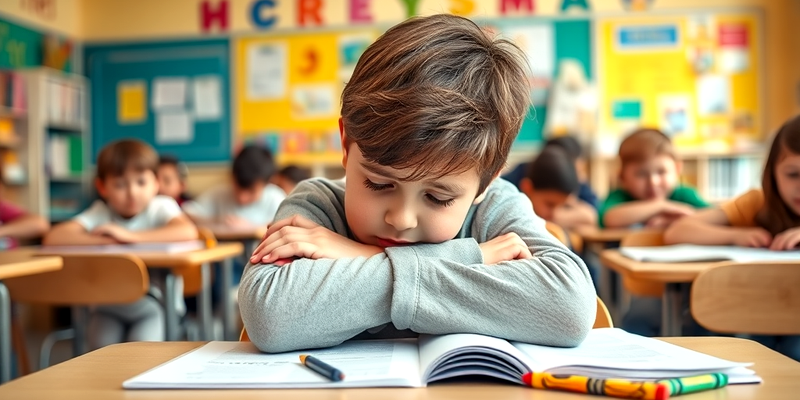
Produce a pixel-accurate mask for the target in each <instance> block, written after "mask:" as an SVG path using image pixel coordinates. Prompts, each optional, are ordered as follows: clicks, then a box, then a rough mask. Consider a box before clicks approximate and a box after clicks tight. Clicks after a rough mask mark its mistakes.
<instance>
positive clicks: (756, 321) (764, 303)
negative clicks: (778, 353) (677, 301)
mask: <svg viewBox="0 0 800 400" xmlns="http://www.w3.org/2000/svg"><path fill="white" fill-rule="evenodd" d="M691 310H692V315H693V316H694V319H695V320H697V322H698V323H699V324H700V325H702V326H703V327H705V328H706V329H709V330H711V331H714V332H720V333H751V334H763V335H798V334H800V262H789V263H764V262H761V263H729V264H724V265H721V266H719V267H716V268H711V269H708V270H706V271H703V272H701V273H700V275H698V276H697V278H696V279H695V280H694V284H693V285H692V297H691Z"/></svg>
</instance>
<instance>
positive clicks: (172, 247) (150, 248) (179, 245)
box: [38, 240, 206, 254]
mask: <svg viewBox="0 0 800 400" xmlns="http://www.w3.org/2000/svg"><path fill="white" fill-rule="evenodd" d="M205 247H206V246H205V244H204V243H203V242H202V241H200V240H187V241H182V242H163V243H161V242H153V243H129V244H103V245H96V246H42V247H41V248H39V251H38V253H39V254H85V253H98V254H126V253H132V254H136V253H169V254H172V253H185V252H187V251H194V250H199V249H204V248H205Z"/></svg>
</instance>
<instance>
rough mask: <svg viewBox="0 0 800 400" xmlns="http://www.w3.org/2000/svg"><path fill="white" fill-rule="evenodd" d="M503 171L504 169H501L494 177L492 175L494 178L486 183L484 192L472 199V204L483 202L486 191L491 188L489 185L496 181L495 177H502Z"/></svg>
mask: <svg viewBox="0 0 800 400" xmlns="http://www.w3.org/2000/svg"><path fill="white" fill-rule="evenodd" d="M501 172H503V171H502V170H500V171H497V173H496V174H494V177H492V180H490V181H489V184H488V185H486V189H483V193H481V194H480V195H479V196H478V197H476V198H475V200H473V201H472V204H478V203H480V202H482V201H483V199H484V198H486V191H487V190H489V186H491V185H492V182H494V180H495V179H497V178H499V177H500V173H501Z"/></svg>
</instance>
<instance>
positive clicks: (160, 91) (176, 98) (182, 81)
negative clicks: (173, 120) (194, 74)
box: [152, 77, 189, 111]
mask: <svg viewBox="0 0 800 400" xmlns="http://www.w3.org/2000/svg"><path fill="white" fill-rule="evenodd" d="M188 81H189V80H188V79H187V78H185V77H169V78H167V77H162V78H155V79H153V90H152V93H153V98H152V105H153V109H154V110H156V111H161V110H169V109H183V108H184V106H185V105H186V94H187V93H186V87H187V86H188Z"/></svg>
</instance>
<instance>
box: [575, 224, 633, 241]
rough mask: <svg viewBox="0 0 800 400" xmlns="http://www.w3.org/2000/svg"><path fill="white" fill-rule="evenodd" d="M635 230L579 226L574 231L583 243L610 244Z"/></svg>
mask: <svg viewBox="0 0 800 400" xmlns="http://www.w3.org/2000/svg"><path fill="white" fill-rule="evenodd" d="M632 232H637V231H636V230H631V229H625V228H619V229H602V228H599V227H596V226H581V227H578V228H577V229H576V230H575V233H577V234H578V235H579V236H580V237H582V238H583V241H584V242H589V243H612V242H619V241H621V240H622V238H624V237H625V235H628V234H630V233H632Z"/></svg>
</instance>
